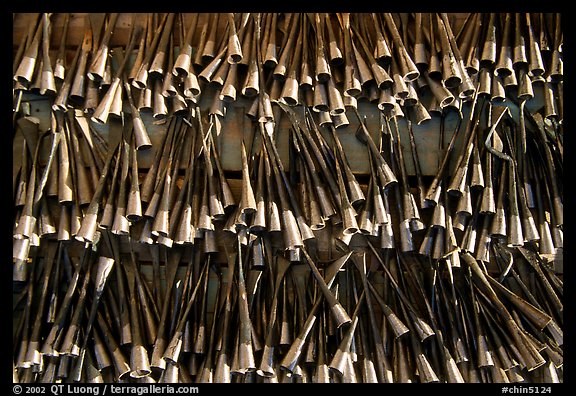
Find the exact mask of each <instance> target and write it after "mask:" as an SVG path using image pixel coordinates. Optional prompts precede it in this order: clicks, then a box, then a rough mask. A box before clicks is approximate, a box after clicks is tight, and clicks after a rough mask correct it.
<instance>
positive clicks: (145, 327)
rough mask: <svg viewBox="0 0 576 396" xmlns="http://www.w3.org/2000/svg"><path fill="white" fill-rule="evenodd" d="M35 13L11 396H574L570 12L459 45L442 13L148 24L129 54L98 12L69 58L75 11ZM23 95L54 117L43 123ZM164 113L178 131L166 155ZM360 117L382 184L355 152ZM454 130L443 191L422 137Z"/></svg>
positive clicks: (16, 243)
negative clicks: (242, 117)
mask: <svg viewBox="0 0 576 396" xmlns="http://www.w3.org/2000/svg"><path fill="white" fill-rule="evenodd" d="M27 17H28V18H29V19H30V25H29V30H28V33H27V35H25V36H23V40H22V42H21V43H20V45H19V47H18V50H17V53H16V55H15V58H14V59H15V60H14V87H13V88H14V89H13V92H14V136H15V138H20V139H21V140H22V142H23V143H22V153H21V156H19V162H18V166H17V169H16V170H15V171H14V178H13V187H14V188H13V191H14V206H15V218H14V221H15V224H14V231H13V238H14V239H13V257H14V267H13V268H14V271H13V279H14V286H15V294H14V295H15V300H14V318H15V323H14V337H13V341H14V346H15V347H14V350H13V360H14V367H15V379H17V380H18V381H22V382H56V381H67V380H71V381H76V382H78V381H81V382H103V381H105V382H111V381H118V382H561V381H562V374H563V370H562V366H563V364H562V359H563V349H562V345H563V332H562V325H563V306H562V302H561V299H562V295H563V283H562V280H561V278H560V277H558V275H557V274H556V273H555V272H554V271H553V270H552V268H551V266H550V263H551V262H553V261H554V260H555V258H556V257H557V255H558V253H561V249H562V244H563V206H562V205H563V203H562V202H563V198H562V197H563V186H562V178H561V173H562V162H563V122H562V119H563V115H562V109H563V107H562V92H563V91H562V86H563V85H562V84H563V83H562V79H563V70H562V41H563V39H562V30H561V24H560V15H559V14H470V15H469V17H468V18H467V19H466V21H465V22H464V23H463V25H462V27H461V29H460V31H459V32H457V33H456V34H455V33H454V31H453V29H452V26H451V24H450V21H449V19H448V15H447V14H436V13H430V14H419V13H417V14H387V13H385V14H346V13H344V14H335V15H330V14H319V13H316V14H276V13H272V14H266V13H265V14H252V13H245V14H208V15H200V14H192V16H191V17H190V18H188V20H187V18H185V15H184V14H174V13H170V14H164V15H157V14H148V15H147V17H146V19H145V20H143V21H139V20H136V19H134V20H133V21H132V22H133V23H132V30H131V34H130V38H129V42H128V43H127V45H126V47H125V48H124V49H123V48H114V49H110V42H111V37H112V34H113V32H114V29H115V26H116V21H117V19H118V14H109V15H106V14H90V15H89V16H87V17H86V18H85V25H84V37H83V40H82V44H81V45H80V46H78V48H77V49H76V50H75V53H74V58H73V60H72V62H71V63H70V64H68V62H67V61H68V60H69V57H68V56H67V55H68V53H67V50H66V43H67V34H66V32H67V27H68V24H69V22H68V21H69V17H70V16H69V15H68V14H62V15H60V14H29V15H27ZM60 17H62V18H63V21H62V24H63V31H62V35H61V40H60V43H59V44H60V46H59V51H58V54H57V57H56V62H55V63H54V66H52V61H51V59H50V37H51V31H52V20H53V19H54V18H60ZM186 22H188V23H186ZM222 33H223V34H222ZM196 39H197V40H196ZM40 40H42V46H41V47H40V45H39V44H40ZM177 44H178V45H177ZM176 48H178V51H176V52H175V49H176ZM40 51H41V52H40ZM134 51H137V52H136V55H135V57H133V56H132V55H134V54H133V52H134ZM175 53H177V54H178V55H177V56H175ZM537 86H541V87H542V90H541V92H542V95H543V98H544V106H543V107H542V108H541V109H538V111H534V112H531V111H528V110H527V106H526V104H527V103H528V102H529V101H530V100H531V99H532V98H533V97H534V96H535V95H538V94H539V93H538V92H540V91H538V90H537V89H536V90H535V89H534V88H536V87H537ZM27 95H40V96H43V97H46V98H48V99H49V100H50V107H51V110H52V111H51V114H50V117H51V120H50V121H51V122H50V126H49V128H47V129H46V130H42V128H41V127H40V120H39V119H38V118H36V117H33V116H31V115H30V114H29V113H27V106H24V105H23V104H24V103H26V100H27V98H28V96H27ZM240 100H245V101H247V103H249V105H248V106H247V111H246V115H247V117H248V119H249V120H250V121H251V122H252V128H251V130H250V133H249V134H248V135H249V136H246V137H244V138H243V139H242V141H241V142H240V157H241V163H242V176H241V179H242V180H241V189H240V192H239V193H238V194H233V191H232V189H231V187H230V184H229V180H228V179H229V178H230V175H229V174H227V173H226V172H225V169H224V168H223V165H222V161H221V158H220V150H219V147H220V146H219V139H218V137H219V136H220V135H221V133H225V131H221V128H222V127H221V125H222V124H221V121H220V120H221V118H222V117H225V116H226V113H227V111H226V109H227V107H228V106H230V105H231V103H232V102H235V101H240ZM365 100H366V101H369V102H371V103H374V104H375V105H376V106H377V108H378V112H379V116H380V127H381V128H380V131H376V133H374V132H373V131H370V130H369V125H368V124H367V123H366V122H365V120H364V119H363V117H362V116H361V115H360V113H359V111H358V103H359V102H361V101H365ZM454 110H455V111H456V112H457V114H459V117H460V122H459V123H458V125H457V127H456V130H455V131H454V132H453V133H452V135H451V138H450V142H449V144H448V146H447V147H445V144H444V131H443V126H444V122H443V120H444V117H445V115H446V114H447V112H449V111H454ZM146 113H151V115H152V117H153V118H156V119H158V121H162V122H164V123H165V125H166V133H165V134H164V135H163V136H162V140H161V142H160V144H159V145H157V146H156V145H153V144H152V141H151V139H150V136H149V134H148V132H147V126H146V125H145V122H144V121H143V118H145V117H147V116H148V115H149V114H146ZM349 116H351V119H352V120H357V121H358V125H359V128H358V130H357V132H356V135H355V136H356V138H357V139H358V141H359V142H360V143H361V144H362V145H364V146H365V147H366V150H367V162H368V163H369V172H368V174H367V175H366V176H367V179H366V180H367V185H366V184H361V183H360V182H359V179H360V178H357V175H356V174H355V173H354V172H353V170H352V168H351V166H350V163H349V158H348V154H347V152H346V150H345V147H344V146H343V143H342V141H341V136H342V135H341V134H340V133H341V131H342V130H345V129H346V128H347V126H348V125H350V124H351V121H350V119H349V118H348V117H349ZM433 116H440V117H441V123H440V126H441V128H442V129H441V134H440V136H441V140H440V147H439V150H440V153H441V158H442V161H441V163H440V165H439V167H438V172H437V174H436V176H434V178H433V180H431V182H430V183H429V184H428V185H426V184H425V178H424V177H423V172H422V169H421V165H420V161H419V156H418V147H417V145H416V143H415V136H414V134H415V133H414V128H413V125H414V124H417V125H418V124H422V123H424V122H426V121H427V120H430V119H431V118H432V117H433ZM283 117H285V118H287V120H288V124H289V125H290V128H289V129H288V130H286V129H282V128H281V127H280V126H281V123H280V121H281V119H282V118H283ZM101 125H104V126H106V127H107V128H108V135H107V136H104V135H102V134H101V133H100V132H98V128H96V126H101ZM403 127H404V128H406V130H407V131H408V135H407V136H408V138H409V144H410V149H411V150H410V153H411V154H412V155H411V157H412V158H411V159H412V161H413V164H414V170H415V176H416V177H415V181H414V182H415V184H416V185H411V182H412V179H410V178H409V174H408V171H407V169H406V163H407V161H406V160H405V158H404V151H403V145H406V143H407V142H404V143H403V142H402V139H403V138H404V136H406V135H403V134H401V133H400V130H401V128H403ZM461 130H462V131H463V132H462V131H461ZM282 134H287V135H288V139H287V142H288V152H289V167H285V162H283V161H282V159H281V156H280V152H279V148H278V144H279V143H278V142H279V141H280V139H279V136H280V135H282ZM46 138H48V139H46ZM457 139H460V141H461V142H462V143H461V145H460V146H458V145H457V144H456V141H457ZM150 149H152V150H153V152H154V159H153V161H152V164H151V166H150V168H149V169H148V170H147V171H146V172H141V170H140V169H139V166H138V157H139V155H138V154H139V153H141V152H143V151H145V150H150ZM46 152H47V155H43V154H44V153H46ZM182 168H183V169H185V173H184V175H182V174H181V173H180V169H182ZM413 184H414V183H413ZM326 241H328V242H326ZM325 245H329V246H330V247H329V248H325ZM146 255H148V256H149V257H151V261H152V274H151V276H146V270H145V266H143V265H142V258H143V256H146ZM222 257H224V260H223V259H222ZM114 264H115V265H114ZM148 275H150V274H149V273H148ZM150 279H151V281H150ZM160 279H165V283H161V282H160ZM80 281H81V282H82V284H80V283H79V282H80ZM88 307H90V308H89V309H88ZM85 313H86V315H85Z"/></svg>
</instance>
